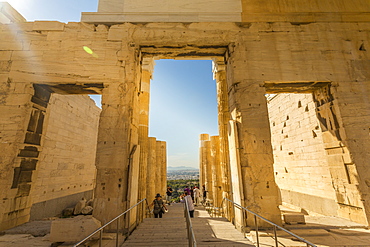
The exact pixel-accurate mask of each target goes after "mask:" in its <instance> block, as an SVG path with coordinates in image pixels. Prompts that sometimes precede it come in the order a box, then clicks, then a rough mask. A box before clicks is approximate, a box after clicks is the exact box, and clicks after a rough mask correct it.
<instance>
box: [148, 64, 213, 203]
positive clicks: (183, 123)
mask: <svg viewBox="0 0 370 247" xmlns="http://www.w3.org/2000/svg"><path fill="white" fill-rule="evenodd" d="M155 62H156V65H155V68H154V73H153V80H152V81H151V85H150V87H151V90H150V110H149V112H150V113H149V114H150V116H149V136H155V137H157V138H158V139H161V140H165V141H166V142H167V154H168V160H167V179H168V181H167V184H168V186H170V187H171V188H172V189H173V191H174V193H173V200H178V197H179V195H180V194H181V193H183V189H184V188H185V186H186V185H187V186H189V188H191V187H195V186H197V187H199V135H200V134H201V133H210V134H211V135H218V111H217V95H216V82H215V80H214V79H213V75H212V60H173V59H162V60H156V61H155Z"/></svg>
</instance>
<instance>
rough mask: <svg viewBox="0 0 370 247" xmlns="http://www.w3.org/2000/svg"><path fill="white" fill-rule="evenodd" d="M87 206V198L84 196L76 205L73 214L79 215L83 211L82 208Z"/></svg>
mask: <svg viewBox="0 0 370 247" xmlns="http://www.w3.org/2000/svg"><path fill="white" fill-rule="evenodd" d="M85 207H86V199H85V198H82V199H81V200H80V201H79V202H78V203H77V204H76V206H75V207H74V210H73V214H74V215H78V214H81V213H82V210H83V209H84V208H85Z"/></svg>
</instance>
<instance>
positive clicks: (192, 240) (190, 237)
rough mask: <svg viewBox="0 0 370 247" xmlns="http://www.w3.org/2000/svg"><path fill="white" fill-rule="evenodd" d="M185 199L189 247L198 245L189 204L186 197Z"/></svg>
mask: <svg viewBox="0 0 370 247" xmlns="http://www.w3.org/2000/svg"><path fill="white" fill-rule="evenodd" d="M184 201H185V204H184V215H185V220H186V228H187V230H188V241H189V247H196V246H197V241H196V240H195V235H194V230H193V225H192V224H191V220H190V213H189V205H188V202H187V200H186V199H185V198H184Z"/></svg>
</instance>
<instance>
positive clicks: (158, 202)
mask: <svg viewBox="0 0 370 247" xmlns="http://www.w3.org/2000/svg"><path fill="white" fill-rule="evenodd" d="M150 206H154V207H153V214H154V218H158V217H159V218H162V214H163V209H162V208H164V209H166V210H167V208H166V206H165V205H164V202H163V200H162V197H161V195H160V194H159V193H158V194H157V195H156V196H155V199H154V200H153V202H152V203H151V204H150Z"/></svg>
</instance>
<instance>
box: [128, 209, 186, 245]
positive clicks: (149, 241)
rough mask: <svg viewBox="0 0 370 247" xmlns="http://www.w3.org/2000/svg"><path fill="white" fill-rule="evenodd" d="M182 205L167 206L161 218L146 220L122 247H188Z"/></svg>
mask: <svg viewBox="0 0 370 247" xmlns="http://www.w3.org/2000/svg"><path fill="white" fill-rule="evenodd" d="M183 207H184V206H183V204H182V203H178V204H176V203H173V204H171V206H167V208H168V210H169V211H168V213H165V214H164V215H163V218H161V219H160V218H157V219H156V218H146V219H144V221H143V222H142V223H140V225H139V226H138V227H137V229H136V230H135V231H134V232H133V233H132V234H131V235H130V236H129V237H128V238H127V240H126V241H125V243H124V244H123V245H122V246H125V247H126V246H180V247H182V246H184V247H185V246H188V239H187V230H186V223H185V218H184V208H183Z"/></svg>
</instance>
